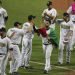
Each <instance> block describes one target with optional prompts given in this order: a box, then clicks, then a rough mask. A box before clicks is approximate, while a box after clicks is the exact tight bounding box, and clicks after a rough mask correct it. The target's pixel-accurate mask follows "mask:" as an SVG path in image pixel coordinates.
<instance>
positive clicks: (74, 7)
mask: <svg viewBox="0 0 75 75" xmlns="http://www.w3.org/2000/svg"><path fill="white" fill-rule="evenodd" d="M67 13H69V14H70V18H71V20H72V21H73V23H74V29H73V37H72V44H71V50H73V46H74V44H75V0H73V3H72V4H71V6H70V7H69V8H68V10H67Z"/></svg>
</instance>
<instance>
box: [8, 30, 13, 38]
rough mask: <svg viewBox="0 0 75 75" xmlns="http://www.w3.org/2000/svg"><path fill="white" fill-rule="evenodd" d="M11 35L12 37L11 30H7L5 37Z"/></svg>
mask: <svg viewBox="0 0 75 75" xmlns="http://www.w3.org/2000/svg"><path fill="white" fill-rule="evenodd" d="M11 35H12V32H11V30H10V29H9V30H8V32H7V36H8V37H10V36H11Z"/></svg>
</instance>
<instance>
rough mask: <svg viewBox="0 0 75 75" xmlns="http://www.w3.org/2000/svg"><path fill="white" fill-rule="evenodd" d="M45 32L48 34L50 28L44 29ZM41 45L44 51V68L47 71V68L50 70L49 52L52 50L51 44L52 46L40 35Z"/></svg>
mask: <svg viewBox="0 0 75 75" xmlns="http://www.w3.org/2000/svg"><path fill="white" fill-rule="evenodd" d="M46 33H47V34H48V35H49V34H50V29H49V30H46ZM42 46H43V51H44V55H45V68H44V70H46V71H49V70H51V65H50V57H51V53H52V50H53V46H52V44H51V42H49V41H48V38H47V37H42Z"/></svg>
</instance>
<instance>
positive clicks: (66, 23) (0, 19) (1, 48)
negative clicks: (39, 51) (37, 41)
mask: <svg viewBox="0 0 75 75" xmlns="http://www.w3.org/2000/svg"><path fill="white" fill-rule="evenodd" d="M74 1H75V0H74ZM1 5H2V2H1V1H0V75H6V73H5V71H6V65H7V62H9V64H10V70H9V73H10V75H19V73H18V69H19V68H25V69H33V67H32V66H31V65H30V63H29V61H30V58H31V54H32V40H33V38H34V33H36V34H37V35H38V36H39V37H41V39H42V47H43V52H44V56H45V67H44V73H45V74H47V73H48V72H49V70H51V64H50V57H51V54H52V50H53V47H57V48H59V54H58V64H63V51H64V47H66V63H67V64H69V63H70V56H71V50H73V45H74V44H75V36H74V35H75V25H74V24H75V2H74V3H73V4H72V5H71V6H70V7H69V9H68V10H67V11H66V12H65V13H63V18H62V19H57V11H56V9H54V8H53V7H52V2H51V1H48V2H47V7H48V8H47V9H45V10H44V11H43V13H42V21H41V22H42V25H41V26H40V27H37V26H36V25H35V22H34V19H36V16H34V15H29V16H28V21H27V22H25V23H24V24H23V25H22V23H20V22H14V24H13V28H10V29H8V31H6V27H7V26H6V25H5V24H6V22H7V20H8V14H7V11H6V10H5V9H4V8H2V6H1ZM56 22H57V23H58V25H59V26H60V39H59V42H58V38H57V36H56V34H55V24H56ZM20 45H22V47H21V46H20ZM20 49H21V50H20Z"/></svg>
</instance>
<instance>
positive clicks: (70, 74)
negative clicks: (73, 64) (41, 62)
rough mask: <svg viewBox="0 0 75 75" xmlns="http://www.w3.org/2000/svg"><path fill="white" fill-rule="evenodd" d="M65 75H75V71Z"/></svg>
mask: <svg viewBox="0 0 75 75" xmlns="http://www.w3.org/2000/svg"><path fill="white" fill-rule="evenodd" d="M65 75H75V72H74V71H68V72H67V73H66V74H65Z"/></svg>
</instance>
